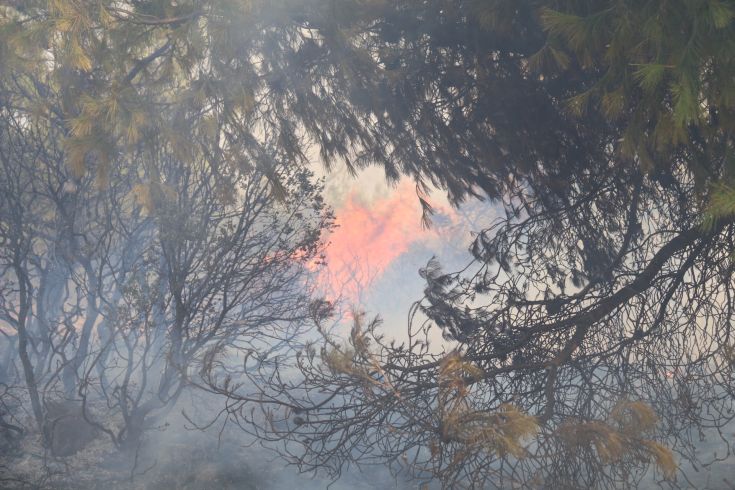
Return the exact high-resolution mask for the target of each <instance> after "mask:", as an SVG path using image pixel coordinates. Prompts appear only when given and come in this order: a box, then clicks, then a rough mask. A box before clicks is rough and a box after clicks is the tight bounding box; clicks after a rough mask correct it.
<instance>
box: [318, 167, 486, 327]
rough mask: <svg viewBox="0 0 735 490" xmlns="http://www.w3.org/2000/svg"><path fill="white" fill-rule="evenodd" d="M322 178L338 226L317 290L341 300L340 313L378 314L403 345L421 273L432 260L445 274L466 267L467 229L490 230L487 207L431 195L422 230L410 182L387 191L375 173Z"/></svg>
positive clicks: (382, 178) (337, 171)
mask: <svg viewBox="0 0 735 490" xmlns="http://www.w3.org/2000/svg"><path fill="white" fill-rule="evenodd" d="M325 178H326V187H325V198H326V200H327V202H329V204H330V205H331V206H332V207H333V208H334V210H335V214H336V224H337V225H338V227H337V229H336V230H335V231H334V232H333V234H332V235H331V237H330V240H329V242H330V243H329V246H328V247H327V251H326V262H327V267H326V269H325V270H323V271H322V273H321V275H320V278H319V281H320V284H321V286H322V288H323V290H324V291H326V294H327V296H328V297H330V298H332V299H334V298H341V299H342V308H343V309H344V310H345V311H349V310H350V309H351V308H352V307H353V306H354V307H356V308H357V309H358V310H360V311H364V312H366V313H367V314H368V316H369V317H372V316H375V315H379V316H380V317H381V318H383V320H384V332H385V333H387V334H388V335H390V336H393V337H395V338H397V339H401V338H403V337H404V335H405V331H406V326H407V315H408V310H409V308H410V306H411V304H412V303H413V302H414V301H416V300H419V299H420V298H421V296H422V291H423V287H424V282H423V280H422V279H421V277H420V276H419V272H418V271H419V269H420V268H422V267H424V266H425V265H426V263H427V262H428V261H429V260H430V259H431V258H432V257H433V256H436V257H437V258H438V259H439V260H440V262H441V263H442V265H443V266H444V269H445V270H447V271H452V270H456V269H459V268H461V267H463V266H464V265H466V263H467V262H468V261H469V260H470V256H469V253H468V247H469V245H470V243H471V241H472V231H475V230H479V229H482V227H483V226H487V225H489V224H490V222H491V221H492V220H493V219H494V217H495V216H496V215H495V212H494V210H493V207H492V206H491V205H490V204H489V203H486V202H480V201H472V202H469V203H467V204H465V205H463V206H462V207H460V208H459V209H455V208H452V207H451V206H450V205H449V204H448V202H447V200H446V197H445V196H444V194H443V193H442V192H440V191H434V192H432V193H431V194H430V195H429V200H430V202H431V204H432V206H433V207H434V209H435V214H434V216H433V217H432V225H431V227H429V228H425V227H423V226H422V223H421V214H422V213H421V206H420V204H419V200H418V198H417V196H416V192H415V185H414V184H413V182H412V181H411V180H410V179H405V178H404V179H402V180H401V181H399V182H398V183H396V184H394V185H391V184H390V183H388V182H387V181H386V179H385V176H384V174H383V173H382V170H381V169H379V168H369V169H367V170H364V171H362V172H361V173H359V174H358V175H357V176H354V177H353V176H351V175H349V174H348V173H347V171H346V170H344V169H342V168H339V167H337V168H336V169H335V170H333V171H332V172H330V173H328V174H326V175H325ZM348 316H349V315H348ZM437 336H438V338H440V337H441V336H440V333H438V332H437Z"/></svg>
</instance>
